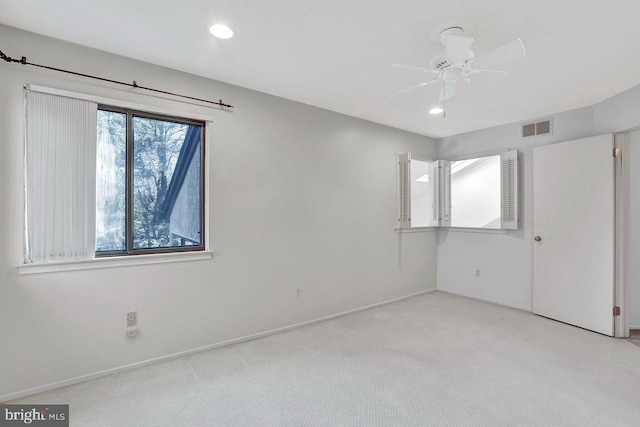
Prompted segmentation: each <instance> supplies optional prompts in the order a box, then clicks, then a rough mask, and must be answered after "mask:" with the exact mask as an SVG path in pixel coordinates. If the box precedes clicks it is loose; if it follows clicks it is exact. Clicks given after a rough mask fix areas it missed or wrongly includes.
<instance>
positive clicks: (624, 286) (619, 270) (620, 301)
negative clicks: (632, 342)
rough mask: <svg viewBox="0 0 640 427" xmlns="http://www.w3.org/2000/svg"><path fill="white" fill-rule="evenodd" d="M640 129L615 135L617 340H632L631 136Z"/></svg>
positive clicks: (614, 287) (639, 127) (615, 298)
mask: <svg viewBox="0 0 640 427" xmlns="http://www.w3.org/2000/svg"><path fill="white" fill-rule="evenodd" d="M634 130H640V126H636V127H634V128H630V129H627V130H624V131H619V132H615V133H614V134H613V146H614V149H615V150H619V153H621V155H620V156H619V157H615V158H614V161H615V166H614V170H615V185H614V189H615V202H614V206H615V228H616V229H615V261H614V262H615V265H614V271H615V277H614V285H613V289H614V296H613V301H614V304H615V305H616V306H617V307H620V315H619V316H615V317H614V318H613V319H614V322H613V331H614V337H616V338H628V337H629V315H628V311H629V305H628V304H629V282H628V281H629V239H628V238H627V236H628V231H629V187H630V182H629V156H628V155H627V153H628V152H629V134H630V133H631V132H633V131H634Z"/></svg>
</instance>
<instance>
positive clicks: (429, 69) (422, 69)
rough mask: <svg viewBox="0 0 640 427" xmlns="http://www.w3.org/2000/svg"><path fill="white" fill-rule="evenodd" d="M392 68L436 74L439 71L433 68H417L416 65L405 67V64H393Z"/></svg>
mask: <svg viewBox="0 0 640 427" xmlns="http://www.w3.org/2000/svg"><path fill="white" fill-rule="evenodd" d="M392 67H393V68H397V69H399V70H414V71H415V70H417V71H424V72H426V73H436V74H437V73H438V72H439V71H438V70H436V69H433V68H428V67H418V66H416V65H406V64H393V65H392Z"/></svg>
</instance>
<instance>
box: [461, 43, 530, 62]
mask: <svg viewBox="0 0 640 427" xmlns="http://www.w3.org/2000/svg"><path fill="white" fill-rule="evenodd" d="M526 54H527V52H526V51H525V50H524V44H523V43H522V40H520V39H515V40H514V41H512V42H509V43H507V44H504V45H502V46H500V47H497V48H495V49H493V50H490V51H489V52H485V53H483V54H481V55H478V56H477V57H476V58H475V59H474V60H473V63H472V64H471V65H472V67H473V68H474V69H478V68H493V67H497V66H499V65H503V64H508V63H509V62H513V61H517V60H518V59H521V58H524V57H525V55H526Z"/></svg>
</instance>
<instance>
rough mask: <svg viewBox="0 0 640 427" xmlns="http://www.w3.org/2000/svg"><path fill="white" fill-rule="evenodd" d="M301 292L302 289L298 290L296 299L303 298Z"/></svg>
mask: <svg viewBox="0 0 640 427" xmlns="http://www.w3.org/2000/svg"><path fill="white" fill-rule="evenodd" d="M300 292H302V288H296V298H302V295H300Z"/></svg>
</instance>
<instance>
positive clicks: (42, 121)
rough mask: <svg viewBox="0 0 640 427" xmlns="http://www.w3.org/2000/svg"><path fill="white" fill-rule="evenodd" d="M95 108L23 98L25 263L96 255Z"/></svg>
mask: <svg viewBox="0 0 640 427" xmlns="http://www.w3.org/2000/svg"><path fill="white" fill-rule="evenodd" d="M96 122H97V104H96V103H95V102H90V101H84V100H79V99H73V98H67V97H62V96H56V95H50V94H44V93H39V92H32V91H27V92H26V141H25V167H26V176H25V177H26V254H25V257H26V259H25V261H26V262H29V263H44V262H54V261H71V260H81V259H89V258H93V257H94V255H95V188H96V181H95V179H96V178H95V176H96V174H95V168H96V126H97V124H96Z"/></svg>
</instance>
